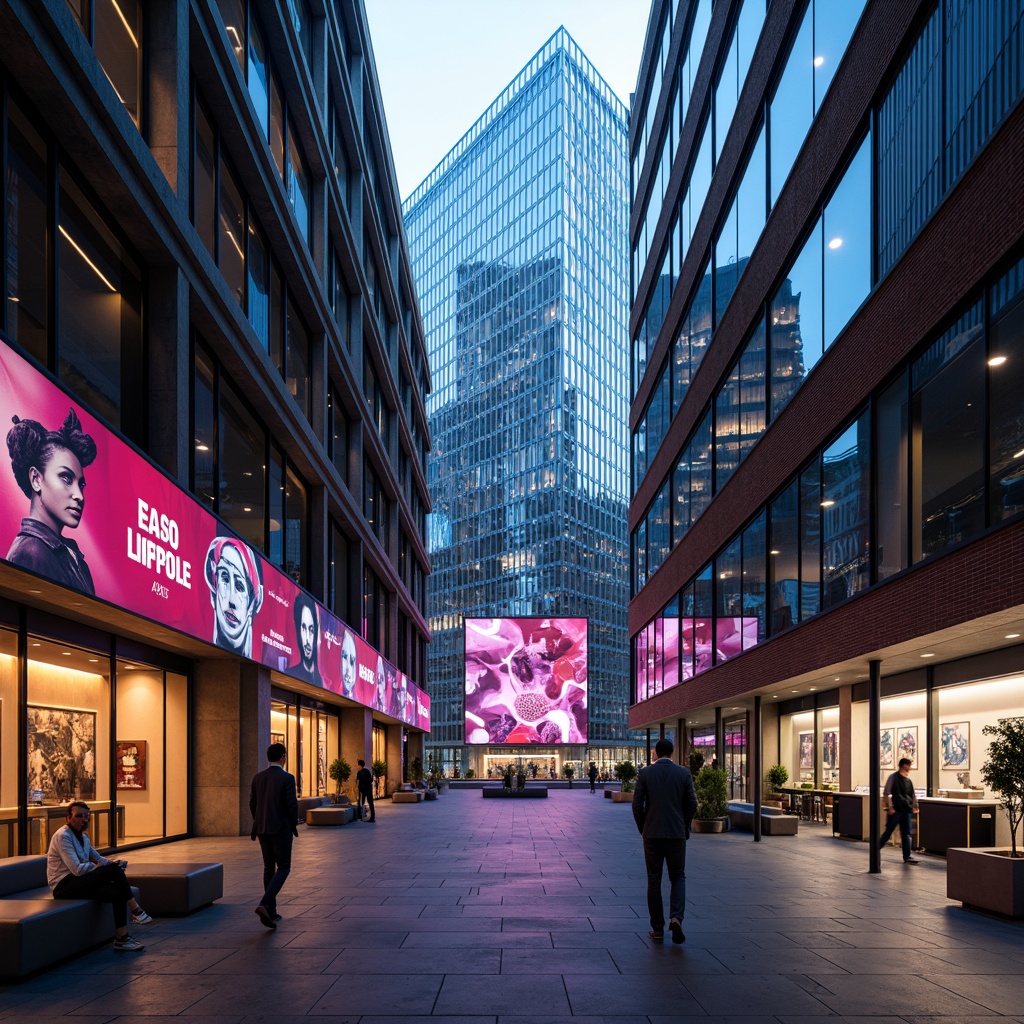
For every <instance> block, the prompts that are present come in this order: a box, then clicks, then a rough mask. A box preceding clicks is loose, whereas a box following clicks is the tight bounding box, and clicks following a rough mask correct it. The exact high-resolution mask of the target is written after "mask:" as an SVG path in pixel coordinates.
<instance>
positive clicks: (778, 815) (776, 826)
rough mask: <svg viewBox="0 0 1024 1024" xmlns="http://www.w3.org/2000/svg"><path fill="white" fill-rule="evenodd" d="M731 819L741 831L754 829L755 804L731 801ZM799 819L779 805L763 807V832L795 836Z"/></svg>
mask: <svg viewBox="0 0 1024 1024" xmlns="http://www.w3.org/2000/svg"><path fill="white" fill-rule="evenodd" d="M729 821H730V823H731V824H732V827H733V828H735V829H738V830H739V831H741V832H753V831H754V805H753V804H749V803H743V802H741V801H739V800H731V801H730V802H729ZM797 825H798V821H797V819H796V818H794V817H793V816H792V815H789V814H783V813H782V811H781V810H780V809H779V808H778V807H762V808H761V833H762V835H766V836H795V835H796V834H797Z"/></svg>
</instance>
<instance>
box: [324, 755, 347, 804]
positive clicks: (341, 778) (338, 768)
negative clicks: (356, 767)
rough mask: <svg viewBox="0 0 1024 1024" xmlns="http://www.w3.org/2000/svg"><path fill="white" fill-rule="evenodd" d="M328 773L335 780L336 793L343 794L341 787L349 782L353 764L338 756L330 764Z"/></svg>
mask: <svg viewBox="0 0 1024 1024" xmlns="http://www.w3.org/2000/svg"><path fill="white" fill-rule="evenodd" d="M327 774H328V775H329V776H330V777H331V779H333V780H334V795H335V796H339V795H340V794H341V787H342V786H344V785H345V783H346V782H348V780H349V777H350V776H351V775H352V765H350V764H349V763H348V761H346V760H345V758H343V757H336V758H335V759H334V760H333V761H332V762H331V763H330V765H329V766H328V768H327Z"/></svg>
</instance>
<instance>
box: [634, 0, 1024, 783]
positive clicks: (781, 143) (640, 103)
mask: <svg viewBox="0 0 1024 1024" xmlns="http://www.w3.org/2000/svg"><path fill="white" fill-rule="evenodd" d="M907 8H908V9H907V10H905V11H903V12H902V13H901V14H900V16H899V18H895V17H894V14H893V12H892V11H891V10H888V9H887V8H886V5H885V4H884V3H881V2H877V0H857V2H851V3H844V4H835V3H831V2H829V0H806V2H802V3H797V4H795V5H793V6H792V8H789V9H786V10H783V9H782V8H781V7H780V6H779V5H771V4H766V3H765V2H764V0H732V2H719V3H716V4H714V5H713V6H712V4H711V2H710V0H694V2H689V3H687V2H680V3H676V2H657V0H656V2H655V3H654V5H653V7H652V12H651V21H650V26H649V30H648V38H647V43H646V45H645V52H644V58H643V63H642V67H641V74H640V80H639V82H638V86H637V93H636V95H637V117H635V118H634V122H633V124H632V125H631V139H630V152H631V154H632V176H633V180H632V190H633V194H634V207H633V215H632V219H631V223H632V231H631V238H630V250H631V254H632V311H631V318H630V323H631V353H632V381H633V393H632V409H631V420H630V422H631V425H632V439H631V449H632V456H633V460H632V465H633V496H632V501H631V506H630V534H631V551H630V557H631V569H632V578H631V606H630V635H631V643H632V650H633V675H632V679H633V695H632V698H633V701H634V706H633V707H632V709H631V713H630V724H631V725H632V726H634V727H640V726H644V727H648V728H651V727H655V726H657V725H659V724H660V725H665V724H666V723H668V724H676V723H678V722H679V721H680V720H684V721H685V722H686V723H687V725H688V726H690V735H689V737H688V738H689V739H690V742H691V743H692V742H693V741H694V737H695V736H697V735H701V736H703V738H704V739H706V727H705V723H706V722H708V721H716V720H717V721H719V722H721V719H722V712H723V711H725V712H729V711H733V712H735V711H740V712H741V714H744V713H748V712H752V709H753V697H755V696H761V697H763V698H764V699H765V700H767V701H768V702H772V701H775V700H780V699H789V698H790V695H791V694H797V693H798V692H799V693H809V692H810V691H812V690H813V691H815V692H816V693H819V694H820V692H821V691H822V690H823V689H825V685H824V684H826V683H827V684H828V689H829V690H830V691H831V690H832V689H835V690H836V691H837V692H838V693H839V696H836V697H835V700H833V701H832V703H833V704H836V703H842V701H844V700H849V699H854V700H855V699H856V697H855V696H854V697H851V694H855V693H856V692H857V691H855V690H854V689H850V690H848V691H845V693H844V691H843V687H844V686H847V687H851V688H854V687H856V686H857V685H858V680H863V679H866V678H867V676H868V661H869V660H878V661H881V663H882V675H883V680H884V678H885V677H886V676H887V675H888V674H890V673H891V674H893V675H895V674H898V673H900V672H905V671H906V670H907V669H908V668H909V663H908V662H907V661H906V659H905V658H903V657H902V655H900V653H899V652H898V651H897V650H896V646H895V645H896V638H897V637H898V638H900V640H901V642H903V643H911V644H915V643H916V644H918V645H919V646H921V647H924V646H925V645H926V643H927V637H928V636H929V635H931V634H936V633H938V632H939V631H940V630H942V629H948V630H953V631H954V633H955V634H956V635H957V639H958V643H959V646H957V647H956V648H955V649H954V648H952V647H950V648H948V649H947V652H946V657H948V658H953V657H954V655H955V656H957V657H964V656H974V655H985V654H989V653H991V650H990V648H991V645H993V644H995V645H996V646H998V647H1004V646H1010V647H1012V646H1013V642H1014V641H1015V640H1017V638H1018V636H1019V635H1021V634H1020V630H1019V629H1018V628H1016V626H1015V625H1014V622H1015V619H1018V618H1020V617H1021V616H1022V614H1024V599H1022V598H1021V596H1020V595H1019V594H1017V593H1015V592H1014V590H1013V588H1002V587H995V588H988V587H984V590H985V593H986V595H987V598H988V600H986V601H984V602H980V603H979V602H970V606H966V605H961V606H959V607H957V601H956V599H955V596H956V594H958V593H959V592H960V589H961V586H962V585H963V580H962V579H961V580H958V581H957V582H956V583H955V584H954V581H953V578H952V576H950V575H949V574H952V573H953V572H954V571H955V570H954V568H953V567H954V566H960V565H964V566H967V567H968V572H976V573H978V574H979V575H980V576H981V577H982V578H984V573H985V572H986V570H985V568H984V566H986V565H990V564H991V565H998V564H1001V561H1005V559H1006V558H1007V557H1010V555H1009V552H1011V551H1012V550H1013V549H1014V547H1013V546H1014V544H1015V543H1019V538H1020V535H1021V529H1022V526H1024V523H1022V517H1021V515H1020V513H1021V512H1022V511H1024V504H1022V498H1021V494H1022V491H1021V485H1020V479H1021V476H1022V474H1024V433H1022V431H1021V423H1022V422H1024V397H1022V396H1024V390H1022V389H1021V387H1020V380H1021V378H1020V376H1019V375H1020V373H1021V367H1022V366H1024V331H1022V329H1021V322H1022V321H1021V309H1022V308H1024V269H1022V268H1024V224H1022V218H1021V216H1020V213H1019V210H1020V204H1021V202H1022V199H1024V179H1022V178H1021V175H1020V174H1019V171H1018V170H1016V169H1013V167H1012V166H1011V165H1012V164H1013V163H1014V161H1013V159H1012V157H1009V156H1006V155H1005V154H1007V153H1009V152H1010V151H1011V148H1012V147H1011V142H1010V140H1011V139H1012V138H1013V137H1014V132H1016V131H1017V130H1019V126H1020V121H1021V118H1022V116H1024V115H1022V98H1024V72H1022V70H1021V62H1020V61H1019V59H1017V57H1016V56H1015V55H1019V53H1020V52H1021V46H1022V45H1024V4H1021V3H1020V2H1018V0H1013V2H1008V3H1003V4H983V3H975V2H973V0H950V2H949V3H938V4H937V3H934V2H924V0H922V2H920V3H916V4H910V5H907ZM709 40H716V41H717V42H715V43H714V45H712V44H711V43H709V42H708V41H709ZM667 49H672V51H673V52H675V53H677V54H678V55H679V58H678V60H679V63H678V64H677V66H676V67H670V66H665V57H664V53H665V51H666V50H667ZM869 54H870V55H871V67H872V70H871V72H870V75H868V76H867V78H865V79H863V80H856V74H855V73H854V71H853V69H854V68H857V67H861V68H862V69H863V68H864V67H865V66H866V65H865V61H867V60H868V55H869ZM666 91H668V93H669V95H668V98H667V100H666V95H665V94H666ZM655 111H657V113H655ZM840 111H842V122H843V125H844V127H843V128H842V130H841V131H840V132H839V134H838V135H830V134H829V133H830V130H831V129H830V127H829V126H830V125H831V127H832V128H835V125H836V119H837V118H838V117H839V114H840ZM1004 163H1005V166H1004ZM666 168H667V169H666ZM667 180H670V181H671V183H672V187H668V186H667V185H666V184H665V182H666V181H667ZM694 182H697V183H698V184H699V190H698V192H696V193H695V192H694V190H693V184H694ZM993 207H998V208H999V209H1000V210H1001V211H1005V214H1006V216H1007V218H1008V219H1007V221H1006V222H1005V224H1003V227H1002V229H1001V230H1000V231H998V232H996V233H994V234H992V233H985V231H984V230H983V229H982V227H981V224H980V221H979V218H980V216H981V214H980V212H979V211H982V210H984V211H985V218H986V220H987V219H988V218H990V217H992V216H994V214H993ZM775 211H778V216H773V213H774V212H775ZM963 237H967V238H971V239H972V240H973V241H974V243H975V244H974V248H973V249H972V250H971V253H970V255H969V256H968V255H967V254H966V253H965V252H964V251H963V250H962V248H961V246H960V245H959V243H958V241H956V240H957V239H960V238H963ZM954 251H955V252H957V253H958V258H957V260H955V261H953V263H955V264H956V266H955V267H954V266H953V263H950V262H949V256H950V254H951V253H953V252H954ZM939 268H942V269H941V270H940V269H939ZM910 295H913V299H912V300H910V301H909V302H908V301H907V296H910ZM990 559H991V562H990V561H989V560H990ZM944 574H945V575H944ZM937 579H941V580H942V582H941V583H937V582H935V581H936V580H937ZM934 588H938V590H937V592H936V590H935V589H934ZM855 599H856V601H855ZM936 599H937V600H938V605H939V607H936V605H935V601H936ZM929 602H931V603H929ZM872 611H873V613H874V615H875V616H877V617H876V618H872ZM986 614H999V615H1001V616H1003V617H1004V618H1005V619H1006V622H1007V626H1006V628H1005V629H1004V630H1002V631H1000V633H999V635H998V636H996V635H992V636H989V637H987V638H986V637H984V636H983V630H982V628H981V625H982V623H983V621H984V618H983V617H984V615H986ZM879 620H882V621H884V622H885V629H879V628H878V625H877V624H878V622H879ZM887 639H888V641H889V643H888V645H887V642H886V640H887ZM890 647H891V648H892V649H891V651H890ZM887 656H888V657H890V658H891V659H892V660H891V661H890V660H887ZM913 657H915V658H916V657H918V655H916V654H915V655H913ZM920 657H931V658H936V661H935V662H934V663H933V664H934V665H936V666H941V663H942V658H943V651H942V649H939V650H937V651H936V650H927V651H926V653H925V654H922V655H920ZM1019 658H1020V660H1022V661H1024V652H1020V653H1019ZM915 667H916V666H915ZM708 673H710V674H711V676H712V677H713V678H714V679H715V681H714V682H711V681H710V678H708V681H707V682H706V683H705V682H704V680H703V679H702V677H704V676H705V674H708ZM796 676H800V677H801V678H800V680H799V683H796V682H794V683H793V685H792V686H791V685H790V681H789V680H790V677H793V678H794V679H795V677H796ZM752 681H756V682H753V683H752ZM794 687H796V688H794ZM712 693H714V694H715V695H716V696H715V698H712V697H711V694H712ZM794 699H797V698H794ZM813 699H814V700H818V699H819V698H818V697H814V698H813ZM726 702H727V703H728V706H727V707H726V706H724V705H725V704H726ZM821 706H825V705H824V704H822V705H821ZM769 719H770V716H769ZM702 729H703V730H704V732H702V731H701V730H702ZM835 739H837V740H838V741H839V742H840V743H841V744H843V746H841V747H840V749H849V747H848V744H849V737H848V736H846V737H842V736H838V734H837V736H836V737H835ZM933 739H934V738H933ZM714 742H715V746H716V749H717V751H718V753H719V757H720V759H721V758H722V756H723V754H724V752H725V748H726V746H727V743H726V737H725V735H724V733H723V734H721V735H717V736H714ZM765 743H766V744H767V747H768V749H766V750H765V752H764V757H766V758H772V759H777V757H776V756H775V752H774V750H773V749H771V747H772V741H771V740H770V739H766V740H765ZM775 743H776V745H777V743H778V740H776V741H775ZM767 763H771V761H770V760H769V761H768V762H767ZM857 763H859V762H857ZM864 764H865V765H867V758H866V757H865V758H864ZM795 767H796V766H795V765H791V766H790V768H791V770H793V768H795ZM753 770H754V769H753V766H752V765H751V766H746V765H745V766H744V767H743V771H744V773H745V774H746V775H747V777H748V782H749V777H750V775H751V772H752V771H753ZM851 771H852V769H851V768H850V762H847V766H846V768H845V769H844V768H843V766H842V765H841V764H840V763H839V762H838V761H837V763H836V764H835V765H832V766H831V767H830V772H831V773H833V774H834V778H833V777H832V776H831V775H830V781H832V782H835V783H836V784H837V785H838V784H839V782H840V780H841V779H842V780H843V781H844V782H845V784H846V785H850V784H855V783H858V782H866V781H867V780H866V779H859V778H852V777H851V775H850V773H851ZM844 772H845V775H844ZM854 774H856V773H854Z"/></svg>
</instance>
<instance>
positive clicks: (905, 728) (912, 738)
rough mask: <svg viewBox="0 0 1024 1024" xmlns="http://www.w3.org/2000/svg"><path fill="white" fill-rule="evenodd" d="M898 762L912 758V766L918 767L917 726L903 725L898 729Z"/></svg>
mask: <svg viewBox="0 0 1024 1024" xmlns="http://www.w3.org/2000/svg"><path fill="white" fill-rule="evenodd" d="M896 748H897V749H896V763H897V764H899V762H900V761H902V760H903V758H905V757H907V758H910V767H911V768H916V767H917V726H916V725H901V726H900V727H899V729H897V730H896Z"/></svg>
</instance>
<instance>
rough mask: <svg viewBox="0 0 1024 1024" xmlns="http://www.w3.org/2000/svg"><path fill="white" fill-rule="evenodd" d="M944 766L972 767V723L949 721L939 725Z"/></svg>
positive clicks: (942, 764)
mask: <svg viewBox="0 0 1024 1024" xmlns="http://www.w3.org/2000/svg"><path fill="white" fill-rule="evenodd" d="M939 737H940V739H941V741H942V763H941V766H940V767H942V768H961V769H963V768H970V766H971V763H970V754H971V723H970V722H947V723H946V724H945V725H940V726H939Z"/></svg>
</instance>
